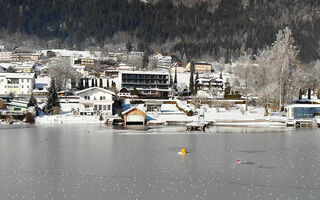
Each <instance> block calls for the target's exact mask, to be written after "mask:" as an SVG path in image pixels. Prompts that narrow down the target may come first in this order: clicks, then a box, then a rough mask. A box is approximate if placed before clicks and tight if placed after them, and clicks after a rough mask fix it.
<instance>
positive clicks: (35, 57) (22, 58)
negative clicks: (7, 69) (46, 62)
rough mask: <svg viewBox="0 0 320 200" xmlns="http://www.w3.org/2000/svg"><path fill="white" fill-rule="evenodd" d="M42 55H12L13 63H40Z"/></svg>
mask: <svg viewBox="0 0 320 200" xmlns="http://www.w3.org/2000/svg"><path fill="white" fill-rule="evenodd" d="M39 58H40V54H35V53H13V54H11V60H12V61H15V62H16V61H18V62H20V61H38V60H39Z"/></svg>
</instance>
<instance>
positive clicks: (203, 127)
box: [186, 122, 209, 131]
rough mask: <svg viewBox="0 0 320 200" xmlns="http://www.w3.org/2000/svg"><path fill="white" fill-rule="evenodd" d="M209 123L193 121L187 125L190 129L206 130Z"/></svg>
mask: <svg viewBox="0 0 320 200" xmlns="http://www.w3.org/2000/svg"><path fill="white" fill-rule="evenodd" d="M208 125H209V124H208V123H207V122H192V123H189V124H187V125H186V126H187V130H188V131H205V130H206V127H207V126H208Z"/></svg>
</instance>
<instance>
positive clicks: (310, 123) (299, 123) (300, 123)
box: [286, 119, 319, 128]
mask: <svg viewBox="0 0 320 200" xmlns="http://www.w3.org/2000/svg"><path fill="white" fill-rule="evenodd" d="M286 125H287V126H292V127H297V128H298V127H317V126H318V127H319V124H317V121H316V120H315V119H296V120H288V121H287V122H286Z"/></svg>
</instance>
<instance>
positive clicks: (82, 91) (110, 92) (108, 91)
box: [75, 87, 115, 95]
mask: <svg viewBox="0 0 320 200" xmlns="http://www.w3.org/2000/svg"><path fill="white" fill-rule="evenodd" d="M95 89H97V90H101V91H103V92H106V93H109V94H111V95H115V93H114V92H112V91H110V90H106V89H104V88H100V87H90V88H87V89H84V90H80V91H77V92H76V93H75V94H81V93H84V92H87V91H90V90H95Z"/></svg>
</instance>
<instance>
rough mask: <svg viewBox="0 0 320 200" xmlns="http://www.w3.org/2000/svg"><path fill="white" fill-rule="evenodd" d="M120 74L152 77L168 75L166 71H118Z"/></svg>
mask: <svg viewBox="0 0 320 200" xmlns="http://www.w3.org/2000/svg"><path fill="white" fill-rule="evenodd" d="M120 73H122V74H152V75H153V74H154V75H163V74H165V75H168V74H169V72H168V70H163V71H120Z"/></svg>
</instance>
